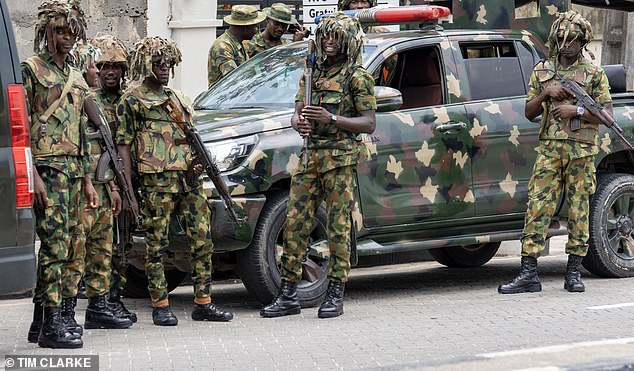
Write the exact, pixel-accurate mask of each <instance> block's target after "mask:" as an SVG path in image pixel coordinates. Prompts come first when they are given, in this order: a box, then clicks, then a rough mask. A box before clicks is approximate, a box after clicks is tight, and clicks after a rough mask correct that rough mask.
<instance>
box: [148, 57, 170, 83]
mask: <svg viewBox="0 0 634 371" xmlns="http://www.w3.org/2000/svg"><path fill="white" fill-rule="evenodd" d="M173 66H174V64H173V63H172V62H165V61H163V62H161V61H160V60H157V61H152V72H153V73H154V76H156V79H157V80H158V82H160V83H161V84H163V85H167V83H169V82H170V70H171V69H172V67H173Z"/></svg>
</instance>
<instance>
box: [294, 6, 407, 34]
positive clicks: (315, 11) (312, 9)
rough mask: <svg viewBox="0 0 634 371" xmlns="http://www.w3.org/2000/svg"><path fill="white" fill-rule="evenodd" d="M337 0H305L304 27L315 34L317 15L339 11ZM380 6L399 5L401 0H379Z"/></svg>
mask: <svg viewBox="0 0 634 371" xmlns="http://www.w3.org/2000/svg"><path fill="white" fill-rule="evenodd" d="M337 2H338V1H337V0H304V3H303V11H304V12H303V20H304V27H306V28H309V29H310V32H311V34H313V35H314V34H315V28H317V25H316V24H315V17H317V16H320V15H324V14H329V13H334V12H336V11H337ZM378 5H379V6H386V5H388V6H390V7H392V6H399V0H378ZM387 28H388V29H390V30H392V31H398V30H399V26H389V27H387Z"/></svg>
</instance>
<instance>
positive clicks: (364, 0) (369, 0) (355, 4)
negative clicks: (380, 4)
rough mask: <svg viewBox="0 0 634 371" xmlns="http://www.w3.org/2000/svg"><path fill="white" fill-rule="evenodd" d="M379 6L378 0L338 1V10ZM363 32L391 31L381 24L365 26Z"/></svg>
mask: <svg viewBox="0 0 634 371" xmlns="http://www.w3.org/2000/svg"><path fill="white" fill-rule="evenodd" d="M375 6H377V0H339V2H338V3H337V10H339V11H344V10H361V9H368V8H374V7H375ZM362 28H363V32H365V33H382V32H390V30H389V29H387V28H385V27H381V26H374V27H369V26H363V27H362Z"/></svg>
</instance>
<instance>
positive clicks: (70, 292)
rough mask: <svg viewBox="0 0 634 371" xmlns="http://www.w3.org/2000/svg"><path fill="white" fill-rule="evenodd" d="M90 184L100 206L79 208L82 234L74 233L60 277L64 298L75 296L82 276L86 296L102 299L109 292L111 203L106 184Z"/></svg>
mask: <svg viewBox="0 0 634 371" xmlns="http://www.w3.org/2000/svg"><path fill="white" fill-rule="evenodd" d="M93 185H94V187H95V191H97V194H98V195H99V206H98V207H97V208H95V209H91V208H89V207H84V208H82V212H81V224H82V225H83V231H84V233H81V234H77V233H73V243H72V246H73V249H72V251H71V256H70V257H69V264H68V269H67V270H66V271H65V272H64V275H63V280H64V286H63V291H62V295H63V297H64V298H72V297H75V296H77V285H78V284H79V281H80V280H81V278H82V276H83V277H84V283H85V284H86V295H87V296H88V297H94V296H102V295H105V294H106V293H108V290H110V260H111V259H112V234H113V232H112V203H111V202H110V195H109V194H108V191H107V190H106V185H105V184H98V183H94V184H93ZM82 205H84V206H86V205H85V204H82Z"/></svg>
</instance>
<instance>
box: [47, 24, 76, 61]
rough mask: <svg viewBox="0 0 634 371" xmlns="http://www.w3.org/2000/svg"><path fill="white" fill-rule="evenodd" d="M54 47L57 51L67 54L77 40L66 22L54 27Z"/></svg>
mask: <svg viewBox="0 0 634 371" xmlns="http://www.w3.org/2000/svg"><path fill="white" fill-rule="evenodd" d="M53 37H54V39H55V47H56V50H57V52H58V53H63V54H68V53H70V50H71V49H72V48H73V46H74V45H75V42H76V41H77V36H76V35H75V34H74V33H73V32H71V30H70V27H69V26H68V23H64V25H63V26H57V27H55V31H54V35H53Z"/></svg>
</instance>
